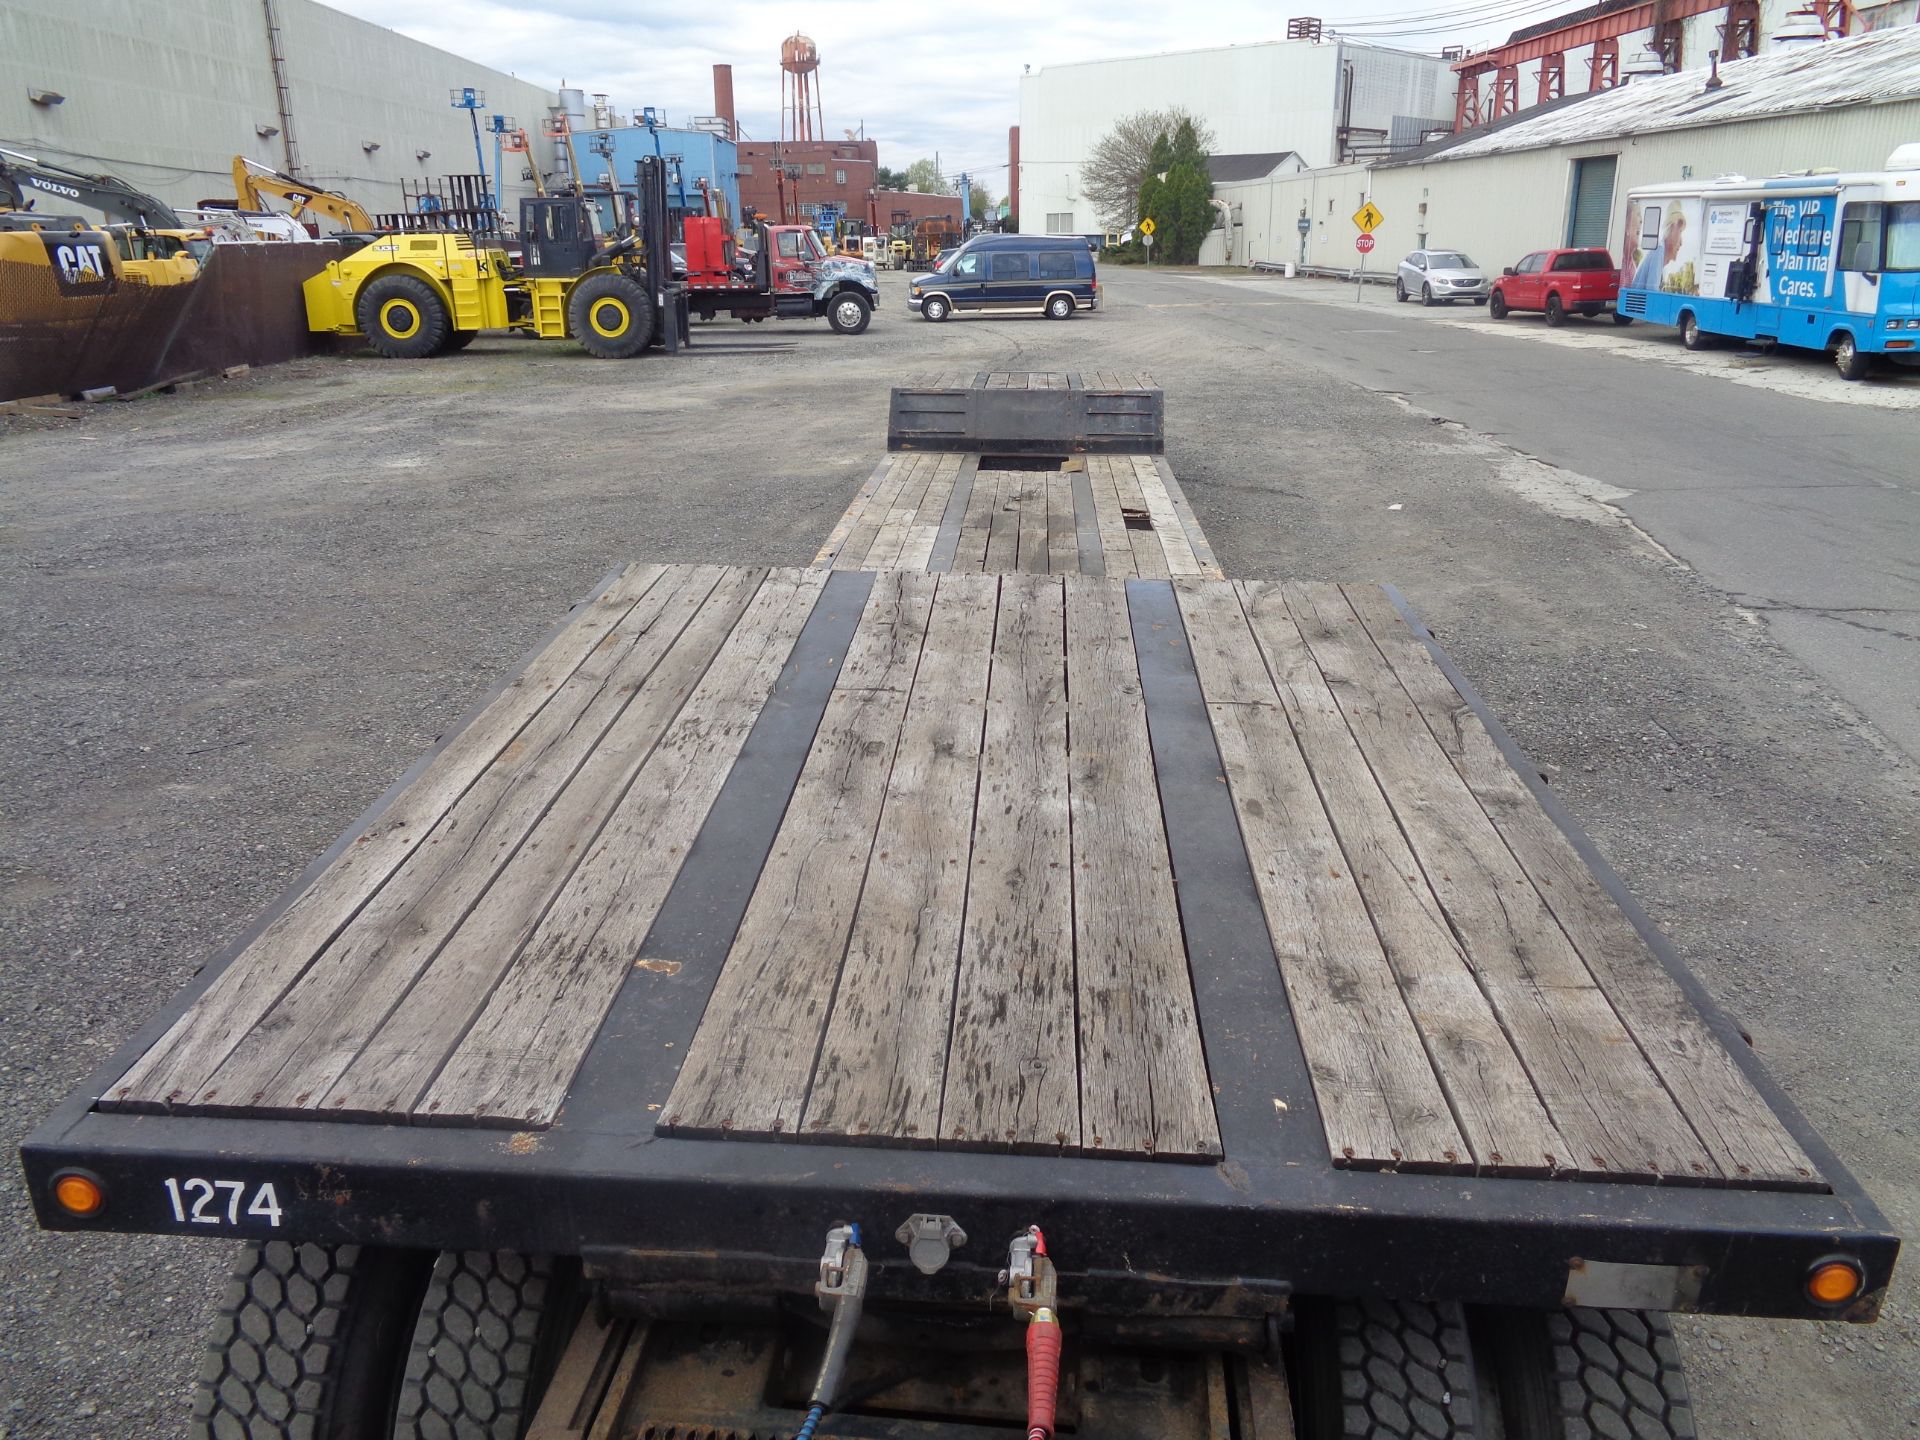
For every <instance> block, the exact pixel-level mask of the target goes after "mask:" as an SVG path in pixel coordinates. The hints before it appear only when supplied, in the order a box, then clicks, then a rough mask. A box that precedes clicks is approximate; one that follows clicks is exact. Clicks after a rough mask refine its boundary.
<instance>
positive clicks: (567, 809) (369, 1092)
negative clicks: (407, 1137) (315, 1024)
mask: <svg viewBox="0 0 1920 1440" xmlns="http://www.w3.org/2000/svg"><path fill="white" fill-rule="evenodd" d="M765 578H766V572H765V571H763V570H727V571H723V572H721V574H720V576H719V583H718V584H717V585H716V586H715V587H714V589H713V591H712V593H711V594H710V595H709V596H708V597H707V598H706V601H705V603H704V604H702V605H701V607H700V611H699V613H698V614H697V615H695V616H694V617H693V619H692V620H691V622H690V623H689V624H688V625H687V627H686V628H685V630H683V631H682V632H681V634H680V636H679V638H678V639H677V640H676V641H675V642H674V644H673V648H672V649H671V650H670V651H668V652H667V654H666V655H665V656H663V657H662V659H661V660H660V663H659V664H658V666H657V667H656V668H655V669H654V671H653V673H652V674H651V675H649V676H647V677H646V679H645V682H644V684H643V685H642V687H641V688H640V689H639V690H638V692H637V693H636V694H635V695H634V697H633V700H632V703H631V704H629V705H628V706H627V707H626V709H625V710H624V711H622V712H621V714H620V717H619V718H618V719H617V720H616V721H614V723H613V724H612V725H611V726H610V727H608V729H607V730H606V732H605V733H604V734H603V735H602V736H601V738H600V740H599V741H598V743H597V744H596V745H595V746H594V748H593V751H592V753H591V754H590V755H589V756H588V757H587V759H586V761H585V762H584V763H583V764H582V765H581V766H580V768H579V770H578V772H577V773H576V774H575V775H574V777H573V779H572V780H571V781H570V782H569V783H568V784H567V787H566V789H565V790H564V791H562V792H561V794H560V796H559V797H558V798H557V799H556V800H555V801H554V802H553V805H552V807H551V808H550V809H549V810H548V811H547V813H546V814H545V815H543V816H542V817H541V818H540V820H539V822H538V824H537V825H536V826H535V827H534V829H533V831H532V832H531V833H530V834H529V835H528V836H527V839H526V842H525V843H524V844H523V845H521V847H520V848H519V850H518V852H517V853H516V854H515V855H514V857H513V859H512V861H511V863H510V864H508V865H507V866H506V867H505V868H504V869H502V870H501V871H500V872H499V873H498V874H497V875H496V876H495V877H494V879H493V881H492V883H491V884H489V885H488V886H487V888H486V891H485V893H484V894H483V895H482V896H481V897H480V899H479V901H478V902H477V903H476V904H475V905H474V907H473V909H472V911H471V913H470V914H468V915H467V916H466V918H465V919H464V920H462V921H461V922H460V923H459V925H458V928H456V929H455V930H454V931H453V933H452V934H451V935H450V936H448V937H447V939H446V941H445V943H444V944H442V945H441V947H440V949H439V952H438V953H437V954H436V955H434V956H433V959H432V961H431V963H429V964H428V965H427V966H426V968H425V969H424V970H423V971H422V972H421V973H420V975H419V978H418V979H417V980H416V981H415V982H414V983H413V986H412V988H411V989H410V990H409V991H408V992H407V994H406V997H405V1000H404V1003H391V1002H390V1003H391V1013H390V1014H389V1015H387V1016H386V1018H385V1019H384V1020H383V1021H381V1022H380V1023H379V1024H378V1028H377V1030H376V1031H375V1032H374V1033H372V1035H371V1038H370V1039H367V1040H366V1042H365V1043H364V1044H363V1045H362V1046H361V1047H360V1050H359V1053H358V1054H357V1055H355V1056H354V1057H352V1059H351V1061H350V1063H348V1064H347V1065H346V1067H345V1068H344V1069H343V1070H339V1071H338V1079H336V1080H335V1081H334V1082H333V1084H332V1088H331V1089H329V1090H327V1091H326V1092H325V1094H324V1095H321V1098H320V1099H319V1100H318V1101H316V1102H315V1103H316V1105H317V1108H319V1109H321V1110H325V1111H339V1112H342V1113H348V1114H354V1115H376V1116H398V1115H403V1114H405V1113H407V1112H408V1111H409V1110H411V1109H412V1107H413V1104H414V1102H415V1100H416V1099H417V1098H418V1097H419V1095H420V1093H421V1092H422V1091H423V1090H424V1089H425V1088H426V1086H427V1083H428V1082H429V1081H430V1080H431V1079H432V1078H433V1076H434V1074H435V1073H436V1072H437V1071H438V1070H439V1068H440V1064H441V1062H442V1061H443V1060H444V1059H445V1058H446V1056H447V1054H448V1053H449V1052H450V1051H451V1049H452V1048H453V1044H454V1042H455V1040H456V1039H457V1038H458V1037H459V1036H461V1035H464V1034H465V1033H466V1030H467V1026H468V1025H469V1024H471V1023H472V1021H473V1019H474V1017H475V1016H476V1015H478V1013H479V1011H480V1008H481V1006H482V1005H484V1004H485V1003H486V999H487V997H488V996H489V995H490V994H492V992H493V987H494V985H495V984H496V983H497V982H498V981H499V979H500V976H501V975H502V974H503V973H504V972H505V970H506V968H507V965H508V963H509V962H510V961H511V960H512V959H513V957H514V955H515V954H517V953H518V952H519V949H520V946H521V945H522V943H524V942H525V940H526V939H527V937H528V936H529V935H530V934H531V933H532V931H533V928H534V926H535V924H536V923H537V922H538V921H539V919H540V917H541V916H542V915H544V914H545V913H546V910H547V906H548V904H549V903H550V902H551V901H552V899H553V898H554V896H555V895H556V894H557V893H558V892H559V890H560V888H561V887H562V885H564V883H565V882H566V880H567V878H568V876H570V875H571V874H572V873H573V871H574V868H575V867H576V866H577V865H578V864H579V863H580V862H581V861H582V860H584V859H585V858H586V856H587V855H588V854H590V853H591V852H592V850H593V848H594V845H595V843H596V841H597V838H598V836H599V834H600V831H601V829H602V827H603V826H604V825H605V824H606V823H607V821H608V819H609V818H610V817H611V816H612V814H613V812H614V810H615V809H616V808H617V807H618V806H619V804H620V802H621V800H622V798H623V797H624V796H625V794H626V792H627V788H628V787H629V786H630V785H632V784H633V782H634V780H635V778H636V777H637V776H638V775H639V774H640V772H641V770H642V768H643V767H644V766H645V765H646V763H647V761H648V760H649V759H650V758H651V757H652V755H653V754H654V753H655V749H656V747H657V745H658V744H659V742H660V741H661V739H662V738H663V737H664V736H665V735H666V733H667V732H668V729H669V727H670V726H671V724H672V722H673V721H674V719H675V717H676V716H677V715H679V714H680V712H681V710H682V708H683V707H684V706H685V704H686V703H687V701H688V700H689V699H690V698H691V697H692V695H693V694H694V692H695V690H696V689H697V688H698V686H699V684H700V682H701V681H702V679H704V677H705V676H706V674H707V672H708V670H709V667H710V666H711V665H712V664H713V663H715V662H716V661H717V660H718V658H719V655H720V653H721V651H722V649H723V647H724V646H725V645H726V643H727V641H728V639H729V638H730V637H731V635H732V633H733V631H734V629H735V627H736V626H737V625H738V623H739V621H740V618H741V616H742V615H743V614H744V613H745V612H746V610H747V608H748V606H749V605H750V604H751V603H752V602H753V600H754V597H755V596H756V595H757V594H759V592H760V590H761V586H762V583H763V581H764V580H765ZM386 988H387V986H386V985H384V984H383V985H375V986H364V987H361V988H359V989H357V990H356V991H355V992H354V993H353V994H352V995H351V996H349V997H347V998H345V999H343V1001H342V1003H341V1006H340V1009H339V1012H338V1013H337V1015H336V1017H335V1018H334V1019H333V1021H332V1022H330V1026H331V1028H333V1029H335V1030H337V1031H338V1032H339V1033H340V1034H341V1035H343V1036H348V1035H352V1034H354V1033H356V1031H357V1030H358V1029H359V1027H358V1026H357V1025H355V1024H354V1023H352V1018H353V1017H354V1016H355V1014H356V1013H358V1012H363V1011H370V1010H372V1009H373V1008H374V1007H375V1006H377V1005H378V1004H380V1003H381V1002H382V1001H384V1000H386V999H387V997H385V996H384V995H382V994H381V992H382V991H383V990H385V989H386ZM303 1049H304V1051H305V1052H306V1053H305V1054H304V1056H303V1064H302V1067H301V1068H302V1069H303V1070H304V1071H306V1072H307V1078H308V1081H309V1083H310V1084H313V1085H317V1084H318V1082H319V1080H320V1078H321V1076H322V1075H324V1074H325V1073H326V1069H328V1068H333V1067H334V1066H335V1065H337V1060H335V1061H331V1062H329V1063H328V1065H327V1066H325V1067H323V1066H322V1065H321V1063H320V1051H319V1047H318V1046H316V1045H315V1044H314V1043H312V1042H309V1044H307V1045H306V1046H305V1047H303ZM285 1082H286V1077H285V1075H282V1076H281V1077H280V1078H279V1084H280V1086H281V1088H282V1089H284V1088H286V1083H285ZM314 1093H316V1094H318V1093H319V1091H318V1090H317V1089H316V1090H315V1092H314Z"/></svg>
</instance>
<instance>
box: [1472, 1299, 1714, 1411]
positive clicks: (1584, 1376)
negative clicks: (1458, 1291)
mask: <svg viewBox="0 0 1920 1440" xmlns="http://www.w3.org/2000/svg"><path fill="white" fill-rule="evenodd" d="M1469 1323H1470V1326H1471V1328H1472V1331H1473V1344H1474V1354H1475V1357H1476V1359H1477V1360H1478V1363H1479V1365H1480V1367H1481V1369H1482V1370H1483V1371H1484V1372H1486V1374H1487V1376H1488V1378H1489V1379H1490V1381H1491V1383H1492V1385H1493V1386H1494V1388H1495V1389H1496V1390H1497V1391H1498V1393H1499V1396H1500V1410H1501V1413H1502V1417H1503V1418H1504V1420H1505V1425H1506V1434H1507V1435H1508V1436H1509V1437H1511V1440H1695V1436H1696V1431H1695V1429H1694V1423H1693V1405H1692V1401H1691V1400H1690V1398H1689V1396H1688V1394H1687V1377H1686V1372H1685V1371H1684V1370H1683V1369H1682V1367H1681V1363H1680V1350H1679V1347H1678V1346H1677V1345H1676V1344H1675V1343H1674V1338H1673V1328H1672V1326H1671V1325H1669V1324H1668V1322H1667V1317H1666V1316H1665V1315H1662V1314H1659V1313H1658V1312H1655V1311H1642V1310H1592V1309H1582V1308H1569V1309H1566V1310H1552V1311H1543V1310H1504V1309H1502V1310H1491V1309H1490V1310H1477V1311H1475V1312H1474V1313H1473V1315H1472V1318H1471V1320H1470V1322H1469Z"/></svg>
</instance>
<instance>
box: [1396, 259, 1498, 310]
mask: <svg viewBox="0 0 1920 1440" xmlns="http://www.w3.org/2000/svg"><path fill="white" fill-rule="evenodd" d="M1415 295H1418V296H1419V297H1420V303H1421V304H1422V305H1438V304H1439V303H1440V302H1441V301H1442V300H1444V301H1446V302H1447V303H1448V304H1449V305H1451V304H1452V303H1453V302H1454V301H1455V300H1471V301H1473V303H1474V304H1476V305H1484V304H1486V303H1487V275H1486V272H1485V271H1484V270H1482V269H1481V268H1480V267H1479V266H1478V265H1476V264H1474V263H1473V261H1472V260H1470V259H1468V258H1467V257H1466V256H1465V255H1464V254H1462V253H1461V252H1460V251H1458V250H1416V251H1414V252H1413V253H1412V254H1411V255H1409V256H1407V258H1406V259H1404V260H1402V261H1401V262H1400V273H1399V274H1398V275H1396V276H1395V277H1394V281H1393V298H1394V299H1396V300H1409V299H1411V298H1413V297H1414V296H1415Z"/></svg>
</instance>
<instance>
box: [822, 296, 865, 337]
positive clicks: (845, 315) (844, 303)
mask: <svg viewBox="0 0 1920 1440" xmlns="http://www.w3.org/2000/svg"><path fill="white" fill-rule="evenodd" d="M872 320H873V305H872V304H871V303H870V302H869V301H868V299H867V297H866V296H864V295H862V294H861V293H860V292H859V291H858V290H842V291H841V292H840V293H839V294H838V295H830V296H828V297H827V324H828V325H829V326H831V327H832V329H833V331H834V333H835V334H836V335H858V334H859V333H860V332H861V331H863V330H865V329H866V328H867V326H868V325H869V324H870V323H871V322H872Z"/></svg>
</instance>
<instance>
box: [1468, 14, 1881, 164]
mask: <svg viewBox="0 0 1920 1440" xmlns="http://www.w3.org/2000/svg"><path fill="white" fill-rule="evenodd" d="M1812 8H1813V10H1814V13H1815V14H1816V15H1817V16H1818V17H1819V19H1820V24H1821V26H1822V28H1823V29H1825V31H1826V32H1827V34H1828V35H1829V36H1834V37H1837V36H1842V35H1845V34H1846V33H1847V31H1848V28H1849V23H1850V22H1851V20H1852V18H1853V7H1852V5H1851V3H1849V0H1812ZM1715 10H1725V11H1726V20H1725V21H1724V23H1723V24H1722V25H1721V26H1720V58H1721V59H1722V60H1739V59H1744V58H1745V57H1746V56H1749V55H1757V54H1759V53H1760V0H1603V3H1601V4H1598V5H1593V6H1589V7H1588V8H1587V9H1584V10H1576V11H1574V12H1573V13H1572V14H1570V15H1567V16H1563V17H1562V18H1561V19H1559V20H1557V21H1554V20H1549V21H1546V22H1543V23H1542V24H1539V25H1531V26H1528V27H1527V28H1526V29H1524V30H1520V31H1517V32H1515V38H1513V39H1511V40H1509V41H1508V42H1507V43H1506V44H1504V45H1497V46H1495V47H1494V48H1492V49H1491V50H1480V51H1476V52H1474V53H1473V54H1470V55H1466V56H1463V57H1461V58H1460V59H1459V60H1457V61H1455V62H1454V66H1453V70H1454V74H1455V75H1456V76H1458V77H1459V79H1458V86H1459V88H1458V90H1457V91H1456V92H1455V95H1454V108H1453V128H1454V131H1455V132H1456V133H1458V132H1460V131H1462V130H1469V129H1471V128H1472V127H1474V126H1475V125H1479V124H1482V123H1486V122H1491V121H1494V120H1499V119H1503V118H1504V117H1506V116H1508V115H1513V114H1516V113H1518V111H1519V109H1520V67H1521V66H1523V65H1527V64H1530V63H1531V62H1533V61H1535V60H1538V61H1539V62H1540V84H1539V93H1538V95H1537V96H1536V97H1535V98H1534V102H1533V103H1534V104H1536V105H1543V104H1545V103H1546V102H1547V101H1549V100H1557V99H1559V98H1560V97H1561V96H1563V95H1565V94H1566V93H1567V55H1568V53H1569V52H1570V51H1574V50H1581V49H1585V48H1587V47H1589V46H1591V47H1592V53H1591V54H1590V55H1589V56H1588V57H1587V89H1588V90H1611V89H1612V88H1613V87H1614V86H1616V85H1618V84H1619V83H1620V80H1621V75H1620V41H1621V39H1622V38H1623V37H1624V36H1628V35H1633V34H1637V33H1638V32H1640V31H1642V30H1650V31H1652V32H1653V33H1652V35H1651V37H1650V39H1649V42H1648V44H1649V47H1650V48H1651V49H1652V50H1653V52H1654V53H1655V54H1656V55H1658V56H1659V57H1660V61H1661V65H1662V66H1663V68H1664V69H1666V70H1667V71H1669V72H1671V71H1675V70H1679V69H1681V68H1682V66H1683V64H1684V58H1685V57H1684V56H1682V54H1681V48H1680V47H1681V35H1682V33H1683V26H1682V23H1681V22H1682V21H1685V20H1687V19H1690V18H1691V17H1693V16H1695V15H1705V14H1708V13H1710V12H1711V11H1715ZM1488 75H1491V76H1493V77H1494V79H1493V89H1492V91H1491V92H1490V93H1489V94H1488V95H1487V96H1486V97H1485V99H1484V103H1483V99H1482V95H1481V84H1480V82H1481V80H1482V79H1483V78H1485V77H1486V76H1488Z"/></svg>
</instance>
